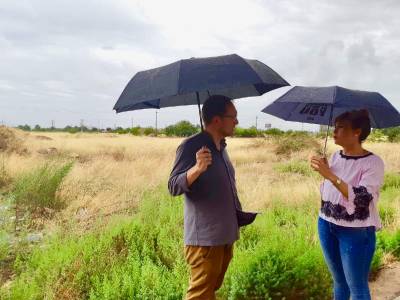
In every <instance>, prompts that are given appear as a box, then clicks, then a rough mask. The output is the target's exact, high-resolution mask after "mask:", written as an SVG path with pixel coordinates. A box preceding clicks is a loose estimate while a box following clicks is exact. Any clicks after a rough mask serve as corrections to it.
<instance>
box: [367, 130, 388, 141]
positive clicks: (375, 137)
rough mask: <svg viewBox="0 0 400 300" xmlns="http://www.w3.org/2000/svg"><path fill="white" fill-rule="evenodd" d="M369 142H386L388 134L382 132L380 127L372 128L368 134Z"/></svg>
mask: <svg viewBox="0 0 400 300" xmlns="http://www.w3.org/2000/svg"><path fill="white" fill-rule="evenodd" d="M368 141H369V142H386V141H388V136H387V135H385V134H384V133H383V131H382V130H381V129H373V130H372V132H371V134H370V135H369V136H368Z"/></svg>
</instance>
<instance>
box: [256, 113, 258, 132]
mask: <svg viewBox="0 0 400 300" xmlns="http://www.w3.org/2000/svg"><path fill="white" fill-rule="evenodd" d="M257 123H258V116H256V130H257V129H258V127H257V125H258V124H257Z"/></svg>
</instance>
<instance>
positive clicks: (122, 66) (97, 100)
mask: <svg viewBox="0 0 400 300" xmlns="http://www.w3.org/2000/svg"><path fill="white" fill-rule="evenodd" d="M231 53H237V54H239V55H241V56H243V57H245V58H251V59H258V60H261V61H262V62H264V63H266V64H267V65H269V66H270V67H272V68H273V69H274V70H275V71H277V72H278V73H279V74H280V75H282V77H284V78H285V79H286V80H287V81H288V82H289V83H291V84H292V85H313V86H324V85H341V86H344V87H347V88H353V89H363V90H373V91H379V92H380V93H381V94H383V95H384V96H385V97H386V98H387V99H389V101H391V102H392V103H393V105H394V106H395V107H396V108H397V109H400V71H399V67H400V1H397V0H380V1H368V0H358V1H356V0H336V1H330V0H329V1H321V0H318V1H317V0H315V1H306V0H299V1H282V0H281V1H272V0H271V1H261V0H260V1H257V0H252V1H250V0H248V1H234V0H226V1H225V0H223V1H219V0H202V1H189V0H185V1H176V0H169V1H162V0H159V1H153V0H145V1H134V0H112V1H111V0H108V1H102V0H96V1H91V0H86V1H76V0H68V1H67V0H18V1H15V0H0V122H3V123H4V124H7V125H11V126H15V125H17V124H29V125H35V124H40V125H41V126H46V127H49V126H50V125H51V120H54V121H55V125H56V126H57V127H64V126H66V125H78V124H79V123H80V120H81V119H83V120H84V123H85V124H86V125H88V126H96V127H106V126H111V127H113V126H115V125H116V126H130V125H131V122H132V121H133V124H134V125H141V126H150V125H154V120H155V110H139V111H135V112H125V113H121V114H118V115H117V114H116V113H115V112H114V111H113V110H112V108H113V106H114V103H115V102H116V100H117V99H118V97H119V95H120V94H121V92H122V90H123V89H124V87H125V86H126V84H127V83H128V81H129V80H130V79H131V77H132V76H133V75H134V74H135V73H136V72H138V71H140V70H145V69H150V68H154V67H158V66H162V65H165V64H168V63H171V62H174V61H176V60H179V59H182V58H190V57H207V56H216V55H224V54H231ZM286 90H287V88H282V89H279V90H275V91H272V92H270V93H267V94H266V95H264V96H262V97H254V98H247V99H240V100H237V101H236V105H237V108H238V111H239V122H240V123H241V124H240V125H241V126H243V127H248V126H251V125H254V124H255V119H256V116H258V125H259V127H262V126H264V124H265V123H272V126H273V127H279V128H283V129H287V128H301V125H299V124H295V123H289V122H284V121H280V120H278V119H276V118H273V117H269V116H268V115H266V114H263V113H261V112H260V110H261V109H262V108H263V107H265V106H266V105H268V104H269V103H271V102H272V101H273V100H274V99H276V98H277V97H278V96H280V95H281V94H282V93H283V92H284V91H286ZM158 119H159V126H160V127H163V126H165V125H168V124H172V123H175V122H177V121H179V120H182V119H186V120H190V121H192V122H198V113H197V108H196V106H187V107H178V108H167V109H161V110H159V113H158ZM304 128H305V129H308V128H310V129H311V128H312V126H311V125H305V126H304Z"/></svg>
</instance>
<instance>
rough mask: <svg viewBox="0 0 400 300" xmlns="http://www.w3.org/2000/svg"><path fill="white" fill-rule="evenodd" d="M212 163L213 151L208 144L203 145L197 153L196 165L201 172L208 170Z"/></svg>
mask: <svg viewBox="0 0 400 300" xmlns="http://www.w3.org/2000/svg"><path fill="white" fill-rule="evenodd" d="M211 163H212V156H211V151H210V149H208V148H207V147H206V146H203V147H201V149H200V150H199V151H197V153H196V165H195V167H196V168H197V170H198V171H199V172H200V174H201V173H204V172H205V171H206V170H207V167H208V166H209V165H211Z"/></svg>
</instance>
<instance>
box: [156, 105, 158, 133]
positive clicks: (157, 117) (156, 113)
mask: <svg viewBox="0 0 400 300" xmlns="http://www.w3.org/2000/svg"><path fill="white" fill-rule="evenodd" d="M157 128H158V110H156V136H157Z"/></svg>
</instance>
